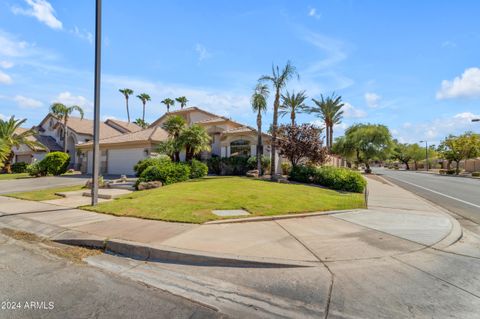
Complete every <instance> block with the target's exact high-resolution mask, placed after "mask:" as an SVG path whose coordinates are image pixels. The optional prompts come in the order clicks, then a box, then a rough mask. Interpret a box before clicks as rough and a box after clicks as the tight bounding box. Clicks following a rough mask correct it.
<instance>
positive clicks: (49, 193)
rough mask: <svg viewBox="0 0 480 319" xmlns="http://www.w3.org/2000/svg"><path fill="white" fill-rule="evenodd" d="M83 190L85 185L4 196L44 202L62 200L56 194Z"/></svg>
mask: <svg viewBox="0 0 480 319" xmlns="http://www.w3.org/2000/svg"><path fill="white" fill-rule="evenodd" d="M82 188H83V185H77V186H64V187H56V188H47V189H41V190H37V191H30V192H21V193H12V194H6V195H2V196H8V197H13V198H18V199H26V200H34V201H42V200H50V199H59V198H62V197H61V196H58V195H55V193H58V192H70V191H78V190H80V189H82Z"/></svg>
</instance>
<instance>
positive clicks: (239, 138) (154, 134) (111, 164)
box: [76, 107, 281, 175]
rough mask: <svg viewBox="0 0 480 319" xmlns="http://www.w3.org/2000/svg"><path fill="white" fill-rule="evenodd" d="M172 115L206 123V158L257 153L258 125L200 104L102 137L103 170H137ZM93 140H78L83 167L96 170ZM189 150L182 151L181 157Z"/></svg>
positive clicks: (267, 149) (162, 135) (267, 143)
mask: <svg viewBox="0 0 480 319" xmlns="http://www.w3.org/2000/svg"><path fill="white" fill-rule="evenodd" d="M170 115H179V116H182V117H183V118H184V119H185V120H186V122H187V124H188V125H192V124H198V125H202V126H203V127H205V129H206V130H207V132H208V133H209V135H210V136H211V141H212V144H211V151H210V152H204V153H203V154H201V157H202V158H203V159H207V158H209V157H211V156H219V157H231V156H255V155H256V147H257V132H256V130H255V129H254V128H252V127H250V126H247V125H244V124H241V123H238V122H236V121H234V120H232V119H229V118H227V117H224V116H219V115H216V114H213V113H210V112H208V111H205V110H202V109H200V108H198V107H188V108H185V109H181V110H176V111H172V112H169V113H165V114H164V115H163V116H161V117H160V118H159V119H157V120H156V121H155V122H153V123H152V124H151V125H150V126H149V127H148V128H147V129H145V130H141V131H136V132H131V133H125V134H123V135H120V136H112V137H108V138H102V139H101V140H100V150H101V160H100V161H101V167H100V171H101V172H102V174H127V175H132V174H134V171H133V166H134V165H135V164H136V163H137V162H138V161H139V160H141V159H144V158H147V157H149V156H151V154H152V152H154V150H155V148H156V145H158V143H159V142H162V141H165V140H167V139H168V134H167V132H166V131H165V130H163V129H162V124H163V123H164V122H165V120H166V119H167V118H168V116H170ZM270 139H271V137H270V135H268V134H263V145H264V154H263V155H265V156H270ZM92 146H93V143H92V142H86V143H81V144H80V143H79V144H77V146H76V147H77V150H78V153H80V158H81V167H82V171H83V172H86V173H91V171H92ZM184 158H185V153H184V152H182V153H181V154H180V159H181V160H183V159H184ZM279 158H280V157H279V156H277V163H276V166H275V167H276V168H277V171H278V172H281V167H280V166H281V165H280V159H279Z"/></svg>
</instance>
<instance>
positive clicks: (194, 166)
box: [189, 159, 208, 178]
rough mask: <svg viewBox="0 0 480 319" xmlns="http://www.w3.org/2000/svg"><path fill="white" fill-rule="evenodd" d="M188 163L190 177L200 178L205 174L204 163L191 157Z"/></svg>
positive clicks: (206, 170)
mask: <svg viewBox="0 0 480 319" xmlns="http://www.w3.org/2000/svg"><path fill="white" fill-rule="evenodd" d="M189 165H190V178H200V177H204V176H207V174H208V166H207V165H206V164H205V163H202V162H200V161H197V160H196V159H193V160H191V161H190V163H189Z"/></svg>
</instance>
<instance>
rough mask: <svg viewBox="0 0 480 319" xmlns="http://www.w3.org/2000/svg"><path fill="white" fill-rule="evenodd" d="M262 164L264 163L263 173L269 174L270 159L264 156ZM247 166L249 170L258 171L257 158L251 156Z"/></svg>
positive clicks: (261, 159) (261, 160)
mask: <svg viewBox="0 0 480 319" xmlns="http://www.w3.org/2000/svg"><path fill="white" fill-rule="evenodd" d="M260 162H261V163H262V172H268V171H269V170H270V162H271V160H270V157H268V156H264V155H262V157H261V158H260ZM247 164H248V168H249V169H257V157H256V156H250V157H249V158H248V160H247Z"/></svg>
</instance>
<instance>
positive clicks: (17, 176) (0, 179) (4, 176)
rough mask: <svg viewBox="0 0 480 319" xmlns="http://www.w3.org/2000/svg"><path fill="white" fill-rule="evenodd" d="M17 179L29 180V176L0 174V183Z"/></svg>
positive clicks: (23, 174)
mask: <svg viewBox="0 0 480 319" xmlns="http://www.w3.org/2000/svg"><path fill="white" fill-rule="evenodd" d="M19 178H30V176H29V175H28V174H27V173H15V174H0V181H4V180H9V179H19Z"/></svg>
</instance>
